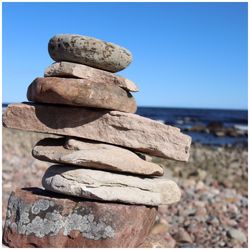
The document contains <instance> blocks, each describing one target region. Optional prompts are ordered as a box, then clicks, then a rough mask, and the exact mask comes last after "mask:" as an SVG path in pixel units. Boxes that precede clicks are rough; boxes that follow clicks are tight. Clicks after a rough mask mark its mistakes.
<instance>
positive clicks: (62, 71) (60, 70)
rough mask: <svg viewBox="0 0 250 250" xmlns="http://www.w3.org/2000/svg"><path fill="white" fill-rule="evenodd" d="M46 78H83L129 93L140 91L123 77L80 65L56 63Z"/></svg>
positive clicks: (46, 74) (45, 73) (48, 71)
mask: <svg viewBox="0 0 250 250" xmlns="http://www.w3.org/2000/svg"><path fill="white" fill-rule="evenodd" d="M44 76H45V77H71V78H74V77H76V78H81V79H85V80H89V81H91V82H95V83H98V84H101V83H109V84H115V85H117V86H119V87H121V88H123V89H126V90H128V91H132V92H136V91H139V89H138V87H137V86H136V84H135V83H133V82H132V81H130V80H129V79H126V78H124V77H122V76H118V75H116V74H113V73H110V72H107V71H105V70H101V69H96V68H92V67H89V66H86V65H83V64H79V63H71V62H56V63H53V64H52V65H50V66H49V67H48V68H47V69H46V70H45V72H44Z"/></svg>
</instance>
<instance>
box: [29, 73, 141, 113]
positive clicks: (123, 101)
mask: <svg viewBox="0 0 250 250" xmlns="http://www.w3.org/2000/svg"><path fill="white" fill-rule="evenodd" d="M27 98H28V100H29V101H33V102H41V103H50V104H65V105H72V106H81V107H92V108H103V109H111V110H119V111H123V112H131V113H134V112H135V111H136V109H137V106H136V102H135V99H134V98H133V96H132V95H131V94H130V93H129V92H127V91H126V90H124V89H122V88H120V87H118V86H117V85H114V84H112V85H111V84H108V83H105V82H102V83H95V82H91V81H89V80H85V79H76V78H60V77H45V78H36V79H35V80H34V81H33V82H32V83H31V84H30V86H29V88H28V91H27Z"/></svg>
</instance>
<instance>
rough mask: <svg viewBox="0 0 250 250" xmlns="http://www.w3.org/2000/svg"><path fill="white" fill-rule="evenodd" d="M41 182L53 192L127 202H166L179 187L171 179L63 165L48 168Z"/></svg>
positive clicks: (178, 194) (175, 197)
mask: <svg viewBox="0 0 250 250" xmlns="http://www.w3.org/2000/svg"><path fill="white" fill-rule="evenodd" d="M42 184H43V187H44V188H45V189H46V190H50V191H53V192H56V193H62V194H66V195H69V196H77V197H83V198H87V199H93V200H103V201H113V202H123V203H128V204H144V205H150V206H158V205H167V204H171V203H174V202H177V201H179V200H180V197H181V191H180V189H179V187H178V186H177V184H176V183H175V182H174V181H172V180H166V179H164V178H154V179H150V178H140V177H135V176H129V175H124V174H114V173H110V172H105V171H100V170H90V169H82V168H75V167H72V166H66V165H64V166H61V165H53V166H51V167H49V168H48V169H47V171H46V172H45V174H44V176H43V180H42Z"/></svg>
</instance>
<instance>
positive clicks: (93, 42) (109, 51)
mask: <svg viewBox="0 0 250 250" xmlns="http://www.w3.org/2000/svg"><path fill="white" fill-rule="evenodd" d="M48 50H49V54H50V56H51V58H52V59H53V60H55V61H68V62H75V63H81V64H84V65H88V66H91V67H94V68H98V69H103V70H106V71H109V72H113V73H114V72H118V71H120V70H122V69H125V68H126V67H127V66H128V65H129V64H130V63H131V61H132V54H131V53H130V52H129V51H128V50H127V49H125V48H122V47H120V46H118V45H116V44H113V43H109V42H105V41H102V40H99V39H96V38H92V37H87V36H80V35H69V34H65V35H55V36H54V37H52V38H51V39H50V41H49V45H48Z"/></svg>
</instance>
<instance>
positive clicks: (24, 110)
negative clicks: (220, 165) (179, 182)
mask: <svg viewBox="0 0 250 250" xmlns="http://www.w3.org/2000/svg"><path fill="white" fill-rule="evenodd" d="M3 124H4V126H5V127H8V128H16V129H22V130H28V131H35V132H45V133H51V134H59V135H68V136H75V137H79V138H85V139H89V140H96V141H103V142H106V143H110V144H115V145H120V146H124V147H128V148H132V149H135V150H138V151H141V152H145V153H147V154H150V155H155V156H159V157H163V158H170V159H174V160H180V161H187V160H188V157H189V149H190V144H191V137H190V136H187V135H184V134H182V133H181V132H180V129H178V128H175V127H172V126H168V125H164V124H161V123H160V122H156V121H153V120H151V119H148V118H144V117H141V116H139V115H135V114H129V113H123V112H119V111H104V110H93V109H85V108H78V107H66V106H56V105H46V106H45V105H38V104H12V105H9V106H8V108H7V110H6V112H5V113H4V115H3Z"/></svg>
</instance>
